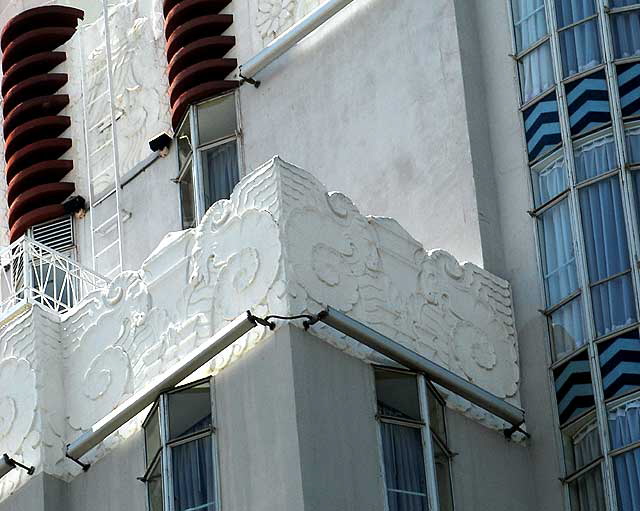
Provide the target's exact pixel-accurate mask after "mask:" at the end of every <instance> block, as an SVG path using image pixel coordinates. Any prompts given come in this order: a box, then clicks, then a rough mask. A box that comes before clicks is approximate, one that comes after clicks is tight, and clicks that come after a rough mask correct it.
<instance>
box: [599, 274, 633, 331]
mask: <svg viewBox="0 0 640 511" xmlns="http://www.w3.org/2000/svg"><path fill="white" fill-rule="evenodd" d="M591 303H592V305H593V317H594V321H595V324H596V333H597V334H598V336H602V335H607V334H609V333H611V332H615V331H616V330H620V329H621V328H623V327H625V326H627V325H630V324H631V323H633V322H634V321H635V320H636V306H635V302H634V296H633V284H632V283H631V274H630V273H627V274H625V275H622V276H621V277H616V278H615V279H611V280H607V281H606V282H603V283H602V284H598V285H597V286H594V287H592V288H591Z"/></svg>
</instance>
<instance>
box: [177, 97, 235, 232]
mask: <svg viewBox="0 0 640 511" xmlns="http://www.w3.org/2000/svg"><path fill="white" fill-rule="evenodd" d="M227 98H233V103H234V111H235V130H234V133H232V134H230V135H225V136H223V137H220V138H217V139H215V140H209V141H206V142H204V143H202V142H201V141H200V132H199V123H198V116H199V109H200V108H201V107H202V106H203V105H206V104H207V103H212V102H218V101H219V102H222V101H225V100H226V99H227ZM185 123H189V126H190V130H189V131H190V132H189V138H188V139H189V142H190V147H191V151H190V154H189V157H188V158H186V159H185V161H184V162H180V151H179V150H178V151H176V153H177V156H176V158H177V160H178V161H177V166H178V170H179V171H178V175H177V177H175V178H174V179H173V182H175V183H180V182H181V181H182V179H183V177H184V174H185V171H186V168H187V166H188V164H189V162H192V173H193V174H192V186H193V204H194V210H195V220H194V227H195V226H197V225H198V224H199V223H200V221H201V220H202V217H203V216H204V214H205V213H206V207H205V199H204V164H203V154H204V152H205V151H207V150H208V149H211V148H213V147H216V146H218V145H222V144H225V143H228V142H231V141H234V140H235V142H236V152H237V158H238V177H239V178H240V179H242V177H243V175H244V170H243V169H244V151H243V144H242V126H241V115H240V97H239V94H238V93H237V91H236V90H233V91H230V92H225V93H223V94H219V95H217V96H213V97H211V98H207V99H205V100H203V101H199V102H198V103H194V104H192V105H190V106H189V108H188V109H187V111H186V112H185V114H184V117H183V118H182V121H181V122H180V127H179V128H178V130H177V133H180V132H181V131H182V130H183V128H184V126H185ZM178 195H179V204H180V216H181V221H182V209H183V198H182V194H181V193H180V190H179V191H178ZM182 228H183V229H188V228H190V227H189V226H185V225H184V223H183V224H182Z"/></svg>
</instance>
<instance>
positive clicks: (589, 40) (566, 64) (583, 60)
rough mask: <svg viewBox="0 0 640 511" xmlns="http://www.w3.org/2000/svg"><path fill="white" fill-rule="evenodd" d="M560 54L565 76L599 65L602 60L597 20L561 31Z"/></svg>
mask: <svg viewBox="0 0 640 511" xmlns="http://www.w3.org/2000/svg"><path fill="white" fill-rule="evenodd" d="M560 54H561V56H562V69H563V72H564V76H565V77H567V76H571V75H574V74H576V73H581V72H582V71H586V70H587V69H591V68H592V67H594V66H597V65H598V64H599V63H600V62H601V61H602V58H601V54H600V38H599V35H598V22H597V20H595V19H592V20H590V21H586V22H584V23H581V24H580V25H576V26H575V27H572V28H569V29H567V30H563V31H562V32H560Z"/></svg>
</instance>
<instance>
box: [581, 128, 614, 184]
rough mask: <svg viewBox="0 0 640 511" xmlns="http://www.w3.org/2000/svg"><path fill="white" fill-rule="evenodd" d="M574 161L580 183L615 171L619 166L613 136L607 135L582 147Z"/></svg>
mask: <svg viewBox="0 0 640 511" xmlns="http://www.w3.org/2000/svg"><path fill="white" fill-rule="evenodd" d="M574 161H575V165H576V177H577V179H578V181H584V180H585V179H590V178H592V177H595V176H598V175H600V174H604V173H605V172H607V171H609V170H613V169H615V168H616V167H617V166H618V156H617V153H616V144H615V141H614V139H613V135H611V134H607V135H605V136H603V137H600V138H598V139H596V140H592V141H590V142H587V143H586V144H582V145H580V146H579V147H577V148H576V150H575V152H574Z"/></svg>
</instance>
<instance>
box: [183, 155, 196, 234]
mask: <svg viewBox="0 0 640 511" xmlns="http://www.w3.org/2000/svg"><path fill="white" fill-rule="evenodd" d="M192 166H193V163H192V162H191V163H189V164H188V165H187V170H186V171H185V172H184V174H183V176H182V178H181V179H180V204H181V208H182V211H181V214H182V228H183V229H190V228H191V227H195V225H196V207H195V203H194V197H193V172H192Z"/></svg>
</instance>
